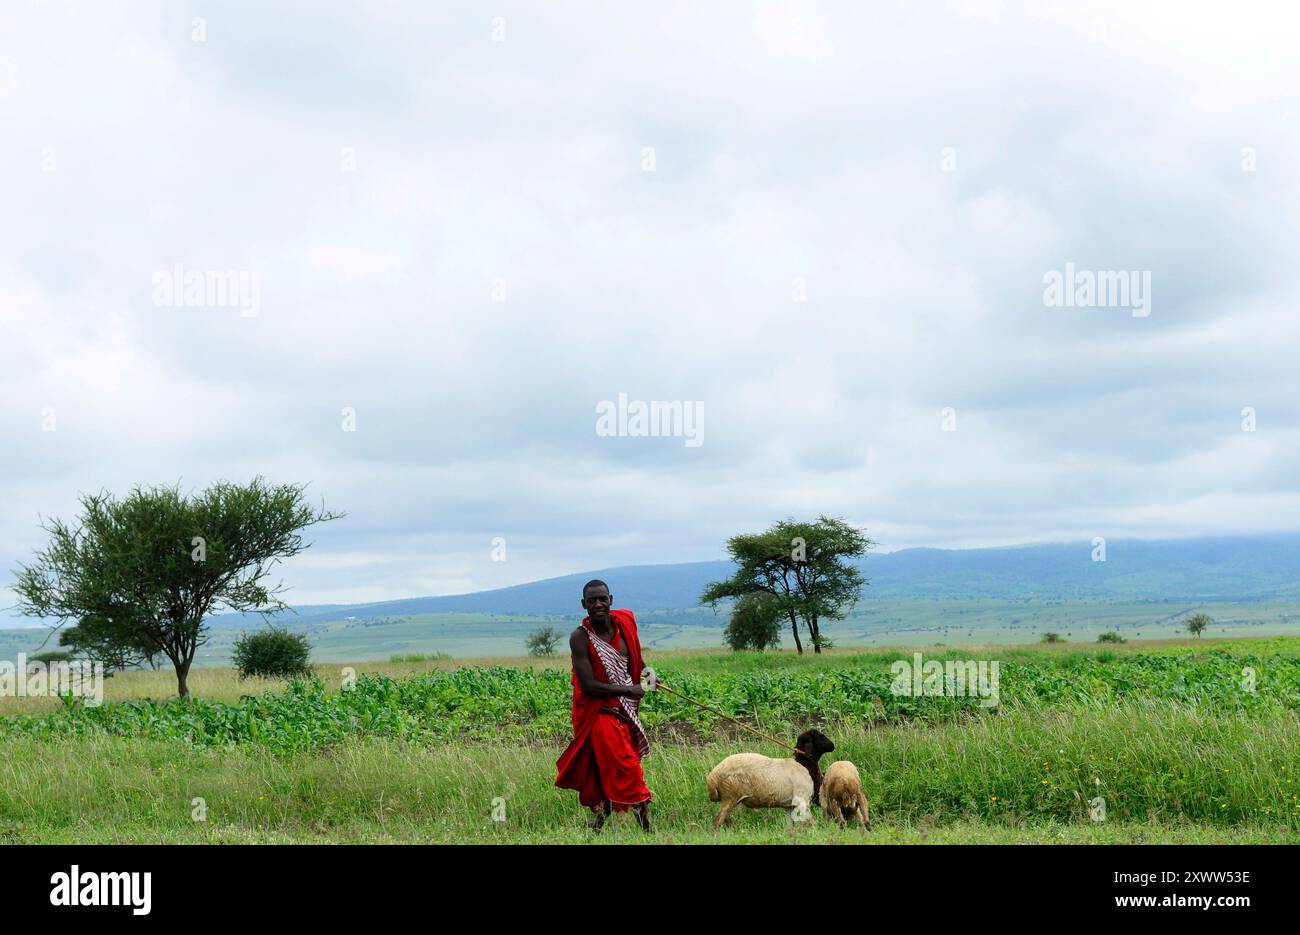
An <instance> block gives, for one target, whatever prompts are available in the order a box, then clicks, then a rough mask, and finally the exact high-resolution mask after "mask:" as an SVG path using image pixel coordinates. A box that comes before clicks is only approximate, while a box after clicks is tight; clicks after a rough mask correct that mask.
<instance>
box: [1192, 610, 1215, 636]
mask: <svg viewBox="0 0 1300 935" xmlns="http://www.w3.org/2000/svg"><path fill="white" fill-rule="evenodd" d="M1213 622H1214V621H1213V620H1211V619H1210V615H1209V614H1205V613H1195V614H1192V615H1191V616H1190V617H1188V618H1187V632H1188V633H1190V634H1192V636H1200V635H1201V634H1202V633H1204V632H1205V628H1206V627H1208V626H1209V625H1210V624H1211V623H1213Z"/></svg>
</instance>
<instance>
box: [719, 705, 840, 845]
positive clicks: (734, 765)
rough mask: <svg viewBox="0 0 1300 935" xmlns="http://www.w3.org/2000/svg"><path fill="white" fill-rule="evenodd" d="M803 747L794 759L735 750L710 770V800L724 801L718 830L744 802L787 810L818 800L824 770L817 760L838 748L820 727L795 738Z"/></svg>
mask: <svg viewBox="0 0 1300 935" xmlns="http://www.w3.org/2000/svg"><path fill="white" fill-rule="evenodd" d="M795 747H796V748H797V749H798V750H799V752H798V753H797V754H795V756H794V757H793V758H791V759H775V758H773V757H770V756H763V755H762V754H760V753H735V754H732V755H731V756H729V757H727V758H726V759H725V760H723V761H722V762H721V763H719V764H718V765H717V766H715V767H713V770H712V771H711V772H710V773H709V780H708V786H709V801H710V802H721V803H722V807H721V808H719V809H718V817H717V818H715V819H714V820H713V830H715V831H716V830H717V829H718V828H719V827H721V826H722V823H723V822H724V821H726V820H727V816H728V815H730V814H731V810H732V809H733V808H735V807H736V806H737V805H739V804H740V803H741V802H743V803H745V805H746V806H747V807H748V808H783V809H785V810H786V811H787V812H790V811H793V810H794V809H800V810H801V811H802V810H803V809H806V808H807V807H808V806H810V805H811V804H812V803H813V802H815V801H817V793H818V791H819V790H820V789H821V782H822V777H821V770H820V769H819V767H818V765H817V761H818V760H820V759H821V757H822V755H823V754H826V753H830V752H832V751H833V750H834V749H835V744H833V743H831V742H830V741H829V740H828V739H827V738H826V735H825V734H823V733H822V732H821V731H819V730H808V731H804V732H803V733H802V734H800V735H799V739H798V740H797V741H795Z"/></svg>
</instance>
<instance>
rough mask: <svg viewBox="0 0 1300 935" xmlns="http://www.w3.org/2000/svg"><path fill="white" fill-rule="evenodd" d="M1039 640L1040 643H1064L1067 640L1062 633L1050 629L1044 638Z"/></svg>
mask: <svg viewBox="0 0 1300 935" xmlns="http://www.w3.org/2000/svg"><path fill="white" fill-rule="evenodd" d="M1039 642H1040V643H1064V642H1065V640H1064V639H1063V638H1062V636H1061V634H1059V633H1053V632H1052V631H1050V630H1049V631H1048V632H1046V633H1044V634H1043V638H1042V639H1041V640H1039Z"/></svg>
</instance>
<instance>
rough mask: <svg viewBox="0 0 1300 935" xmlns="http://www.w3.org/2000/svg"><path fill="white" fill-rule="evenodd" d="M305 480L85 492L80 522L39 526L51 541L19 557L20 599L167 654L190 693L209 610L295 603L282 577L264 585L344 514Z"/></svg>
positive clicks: (133, 649)
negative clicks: (284, 597)
mask: <svg viewBox="0 0 1300 935" xmlns="http://www.w3.org/2000/svg"><path fill="white" fill-rule="evenodd" d="M305 489H306V487H305V485H299V484H283V485H280V486H275V487H272V486H269V485H268V484H266V482H265V481H264V480H263V479H262V478H261V477H257V478H254V480H253V481H252V482H251V483H249V484H245V485H240V484H231V483H225V482H222V483H217V484H214V485H213V486H211V487H209V488H208V489H207V490H206V491H204V492H203V493H202V494H199V495H197V496H193V497H190V496H184V495H182V494H181V493H180V490H179V486H177V487H153V488H142V487H136V488H135V489H133V490H132V491H131V493H130V494H129V495H128V496H127V497H126V498H124V499H123V500H120V501H119V500H116V499H114V498H113V496H112V495H111V494H108V493H103V492H101V493H98V494H93V495H87V496H83V497H82V498H81V506H82V509H83V515H82V516H81V518H80V520H79V521H78V523H77V525H76V526H75V527H73V526H70V525H68V524H66V523H64V522H63V521H61V520H57V519H56V520H53V521H51V522H50V523H49V524H48V525H45V524H42V527H41V528H42V529H44V530H45V531H46V532H47V533H49V535H50V544H49V545H48V546H47V547H46V548H45V549H42V550H40V551H38V552H37V553H36V560H35V561H34V562H33V563H32V564H31V565H23V566H20V568H19V570H18V573H17V579H18V580H17V583H16V584H15V585H14V590H15V591H16V592H17V593H18V595H19V601H18V607H19V609H20V610H21V611H22V612H23V613H25V614H29V615H32V616H38V617H47V618H48V617H53V618H55V619H56V620H57V621H58V625H59V626H63V625H64V624H67V623H68V622H69V621H72V620H77V621H79V622H78V623H77V625H76V628H75V631H74V632H75V634H76V636H75V639H76V642H75V644H74V645H81V646H94V647H96V648H97V649H98V650H99V651H100V652H108V651H109V650H111V649H113V648H114V647H115V648H116V650H117V651H118V652H120V654H121V655H120V658H121V659H124V660H134V661H138V658H137V657H139V658H147V657H148V655H150V654H153V653H160V654H162V655H163V656H166V657H167V659H168V660H170V661H171V663H172V666H173V667H174V668H175V670H176V688H177V692H178V693H179V694H180V696H181V697H185V696H186V695H188V694H189V688H188V687H187V685H186V679H187V677H188V676H189V671H190V666H191V664H192V663H193V662H194V654H195V652H196V650H197V649H198V647H199V646H201V645H202V644H203V643H204V642H206V640H207V628H206V626H205V624H204V618H206V617H207V616H208V614H209V613H210V612H212V611H213V610H215V609H217V608H226V609H229V610H231V611H253V612H259V613H264V614H265V613H271V612H274V611H278V610H284V609H286V605H285V604H284V603H283V602H282V601H281V600H280V599H279V597H278V595H279V594H280V593H281V592H282V590H283V585H277V586H275V587H268V585H267V582H266V578H267V575H268V574H269V573H270V570H271V568H272V567H273V566H274V564H275V563H276V562H277V561H279V560H280V559H283V558H288V557H290V556H293V555H297V554H298V553H299V552H301V551H303V550H304V549H306V548H307V547H308V543H305V542H304V541H303V539H302V536H301V533H302V531H303V530H304V529H306V528H308V527H310V526H313V525H315V524H316V523H321V522H326V521H328V520H332V519H337V518H338V517H339V516H341V515H342V514H335V513H327V512H325V509H324V507H323V506H322V507H321V509H320V510H316V509H314V508H313V507H312V506H311V505H310V504H308V503H307V502H306V499H305V497H304V491H305ZM141 654H143V656H142V655H141Z"/></svg>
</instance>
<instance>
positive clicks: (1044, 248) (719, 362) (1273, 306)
mask: <svg viewBox="0 0 1300 935" xmlns="http://www.w3.org/2000/svg"><path fill="white" fill-rule="evenodd" d="M1087 6H1088V8H1089V11H1088V12H1083V10H1082V7H1083V5H1082V4H1080V5H1079V6H1078V7H1076V8H1074V9H1075V11H1074V12H1071V8H1069V7H1059V8H1056V11H1055V12H1048V11H1047V9H1046V8H1044V7H1041V6H1038V5H1035V7H1032V8H1028V7H1022V6H1020V5H1017V4H1006V3H997V2H984V3H978V2H976V3H954V4H949V5H943V6H939V5H931V4H913V3H902V2H900V3H888V4H874V5H873V4H864V3H849V2H845V3H840V4H818V3H810V2H804V3H790V4H785V3H772V4H769V3H739V4H727V5H724V4H712V3H711V4H681V5H680V6H675V5H672V4H646V3H611V4H595V3H582V4H578V3H574V4H563V3H547V4H538V3H530V4H525V3H510V2H497V3H492V4H488V5H483V6H479V5H472V4H464V3H457V4H433V3H417V2H407V3H401V2H386V3H385V2H369V3H365V4H362V3H352V4H342V3H328V2H319V0H312V2H310V3H306V2H304V3H300V4H288V3H274V4H268V3H262V2H251V3H232V2H217V0H209V2H202V3H200V2H194V3H191V4H185V3H178V2H170V3H163V2H158V3H149V2H131V3H120V4H119V3H112V2H96V3H93V4H86V3H79V4H67V5H64V4H59V3H45V2H42V3H39V4H34V3H19V2H8V0H6V2H4V3H3V4H2V12H0V124H2V125H3V134H4V145H3V146H0V216H2V217H3V221H2V222H0V237H2V238H3V239H2V240H0V399H2V400H3V403H2V404H0V427H2V428H3V437H4V440H5V456H4V468H3V470H4V481H5V483H4V491H5V496H4V497H3V498H0V559H3V562H4V569H11V568H13V567H14V566H15V565H16V564H17V563H18V562H19V561H24V560H27V559H29V558H30V556H31V553H32V550H33V549H35V548H37V547H38V546H40V545H41V544H42V543H43V542H44V536H43V534H42V533H41V532H40V530H39V528H38V522H39V520H40V517H41V516H45V517H50V516H59V517H64V518H67V519H71V518H73V517H74V516H75V513H76V506H77V497H78V495H79V494H80V493H83V492H91V491H96V490H99V489H101V488H103V489H107V490H109V491H112V492H114V493H117V494H124V493H125V492H127V491H128V490H129V489H130V487H131V486H132V485H134V484H154V483H176V482H178V481H179V482H180V483H181V484H182V486H183V487H185V488H186V489H197V488H201V487H203V486H205V485H207V484H208V483H210V482H212V481H214V480H218V479H229V480H240V481H243V480H247V479H249V478H251V477H253V476H254V475H257V474H262V475H264V476H266V477H267V479H268V480H271V481H274V482H283V481H302V482H310V485H311V486H310V491H311V493H312V495H313V496H314V497H316V498H323V499H324V502H325V504H326V506H327V507H329V508H332V509H338V510H344V511H346V512H347V513H348V516H347V518H346V519H343V520H340V521H338V522H335V523H333V524H330V525H329V526H327V527H321V528H318V529H317V530H316V531H315V532H314V534H313V537H314V540H315V545H314V547H313V548H312V549H311V550H309V551H308V552H307V553H305V554H304V555H303V556H301V557H299V558H296V559H294V560H292V561H291V562H289V563H287V564H285V565H284V566H282V571H283V577H284V582H285V584H286V585H288V586H289V587H290V589H291V590H290V592H289V593H290V598H291V599H292V600H293V601H295V602H302V603H319V602H327V601H330V602H332V601H353V600H380V599H387V598H397V597H405V596H414V595H425V594H446V593H457V592H464V591H472V590H479V589H482V588H489V587H497V586H501V585H506V584H513V583H518V582H521V581H527V580H533V579H536V578H540V577H546V576H549V575H553V574H561V573H567V572H576V571H583V570H588V569H594V568H602V567H609V566H614V565H620V564H631V563H642V562H678V561H693V560H702V559H713V558H719V557H721V556H722V547H723V543H724V541H725V539H726V537H727V536H729V535H731V534H734V533H737V532H741V531H750V530H758V529H761V528H762V527H764V526H766V525H767V524H769V523H770V522H772V521H774V520H776V519H779V518H782V517H785V516H796V517H813V516H815V515H817V514H818V513H827V514H831V515H837V516H843V517H846V518H848V519H849V520H850V521H852V522H854V523H857V524H859V525H862V526H865V527H866V529H867V531H868V533H869V534H870V535H871V536H872V537H873V538H875V539H876V540H878V541H879V543H880V546H881V548H882V549H883V550H888V551H892V550H894V549H899V548H905V547H909V546H916V545H937V546H961V547H964V546H974V545H993V544H1007V543H1020V542H1031V541H1044V540H1063V539H1085V540H1086V539H1091V538H1092V537H1093V536H1099V535H1100V536H1107V537H1114V538H1119V537H1145V538H1153V537H1170V536H1192V535H1202V534H1236V533H1251V532H1265V531H1280V530H1300V471H1297V463H1298V461H1297V455H1298V454H1300V361H1298V360H1297V351H1298V350H1300V315H1298V314H1297V288H1296V282H1297V280H1296V272H1297V268H1300V267H1298V264H1297V245H1298V244H1300V236H1298V235H1300V220H1298V219H1300V211H1298V210H1297V209H1298V208H1300V200H1298V198H1297V196H1298V195H1300V56H1298V55H1296V49H1295V35H1296V26H1297V21H1296V14H1295V13H1294V12H1293V8H1290V7H1288V6H1284V5H1278V6H1277V7H1275V8H1270V7H1264V6H1261V7H1257V8H1252V7H1250V6H1245V5H1241V4H1233V5H1231V6H1228V5H1222V4H1220V5H1218V6H1217V7H1216V8H1211V7H1206V8H1198V7H1196V6H1195V5H1191V4H1187V3H1182V2H1180V3H1174V4H1167V5H1163V6H1159V5H1155V4H1141V5H1137V6H1140V9H1137V10H1134V9H1132V8H1131V7H1132V6H1135V5H1133V4H1130V3H1121V4H1116V5H1113V6H1110V7H1107V6H1105V5H1101V6H1098V5H1095V4H1088V5H1087ZM435 7H438V8H441V11H439V10H438V9H435ZM196 18H199V19H198V20H196ZM1067 263H1071V264H1073V268H1074V269H1077V270H1084V271H1134V272H1136V273H1139V274H1143V273H1144V274H1147V275H1149V280H1150V295H1149V296H1148V299H1149V307H1148V309H1147V311H1149V314H1146V315H1141V314H1134V310H1131V309H1130V308H1128V307H1116V306H1114V305H1112V306H1109V307H1105V306H1082V307H1080V306H1078V305H1072V306H1068V307H1066V306H1059V307H1054V306H1051V305H1049V304H1047V303H1046V302H1045V299H1044V295H1045V285H1044V282H1045V277H1048V276H1049V275H1050V274H1051V273H1052V272H1053V271H1059V272H1060V273H1062V274H1064V272H1065V271H1066V264H1067ZM178 264H179V265H180V268H181V271H182V275H184V274H185V273H186V272H197V273H198V274H199V275H200V276H201V277H202V276H209V274H212V273H217V274H219V273H222V272H223V271H232V272H234V273H236V274H238V277H241V278H240V281H241V282H243V283H245V284H247V285H248V287H249V288H250V289H251V288H253V286H254V284H256V286H257V288H258V290H259V291H258V293H257V294H256V295H257V301H256V304H255V307H253V306H252V305H251V304H250V303H249V302H244V303H242V304H240V303H238V302H236V301H232V300H228V301H225V302H224V303H222V302H217V303H210V304H199V305H194V304H186V303H185V301H184V298H183V296H181V297H179V298H177V297H173V299H171V300H168V299H167V298H166V296H165V295H163V296H162V297H161V298H160V293H159V291H158V288H157V287H158V283H159V279H158V276H159V275H162V276H163V277H164V279H163V280H162V281H163V282H164V283H166V282H168V280H167V279H166V277H174V276H175V272H176V269H177V265H178ZM209 279H211V277H210V276H209ZM201 281H203V282H205V283H206V282H208V280H207V279H204V280H201ZM1139 282H1140V276H1139V278H1138V279H1137V280H1135V284H1137V283H1139ZM250 295H252V293H250ZM207 298H209V297H207V296H204V300H205V302H206V300H207ZM254 312H255V314H254ZM620 393H622V394H626V397H627V399H628V400H629V401H632V402H635V401H647V402H648V401H665V402H678V403H682V404H685V405H686V406H687V407H688V410H689V411H691V412H693V413H695V414H697V415H699V414H701V413H702V422H701V423H699V425H697V426H696V428H697V429H702V430H701V431H698V432H697V434H696V436H695V441H696V442H698V443H693V444H687V441H689V440H690V439H687V438H685V437H683V436H682V435H680V434H679V435H676V436H658V437H654V436H650V437H628V436H618V435H613V436H610V435H608V434H601V433H599V432H598V431H597V407H598V406H599V405H600V404H601V403H602V401H617V400H618V398H619V394H620ZM697 403H698V404H700V405H699V407H698V408H697V405H696V404H697ZM1247 407H1250V408H1251V409H1253V410H1254V420H1255V422H1254V431H1245V430H1243V420H1244V418H1246V417H1243V410H1244V409H1246V408H1247ZM945 409H949V410H950V411H949V412H947V413H945ZM345 410H348V411H349V412H350V413H351V415H350V416H349V415H348V414H346V413H345ZM1247 427H1249V426H1247ZM349 429H354V430H349ZM497 537H500V538H502V539H504V542H505V559H506V560H505V561H494V560H493V540H494V539H495V538H497ZM497 557H500V553H499V551H498V556H497ZM11 597H12V595H10V597H8V598H6V599H5V600H4V603H8V602H9V601H10V599H11Z"/></svg>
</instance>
